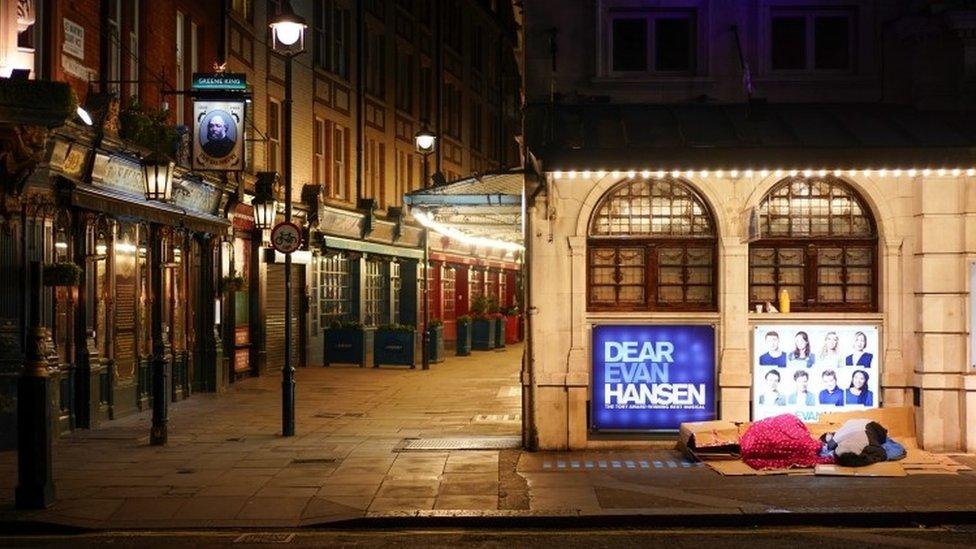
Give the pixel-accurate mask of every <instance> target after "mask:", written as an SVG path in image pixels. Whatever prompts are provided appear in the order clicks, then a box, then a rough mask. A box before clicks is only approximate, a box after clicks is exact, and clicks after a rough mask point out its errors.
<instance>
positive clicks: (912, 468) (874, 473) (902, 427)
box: [678, 407, 966, 477]
mask: <svg viewBox="0 0 976 549" xmlns="http://www.w3.org/2000/svg"><path fill="white" fill-rule="evenodd" d="M850 419H870V420H871V421H876V422H878V423H880V424H881V425H882V426H884V428H885V429H887V431H888V436H890V437H891V438H893V439H895V440H897V441H898V442H899V443H901V444H902V445H903V446H904V447H905V449H906V451H907V454H908V455H907V456H906V457H905V459H903V460H900V461H886V462H882V463H874V464H871V465H867V466H865V467H843V466H839V465H818V466H817V467H815V468H793V469H768V470H756V469H753V468H752V467H749V466H748V465H746V464H745V463H744V462H742V461H741V460H740V459H739V436H741V435H742V434H743V433H745V431H746V430H747V429H748V428H749V426H750V425H751V423H733V422H731V421H705V422H699V423H684V424H682V425H681V438H680V439H679V442H678V448H679V449H680V450H682V451H683V452H684V453H685V454H686V455H688V456H690V457H692V458H695V459H698V460H700V461H704V462H706V464H707V465H708V466H709V467H711V468H712V469H713V470H715V471H717V472H719V473H721V474H722V475H726V476H767V475H809V474H815V475H818V476H859V477H903V476H905V475H907V474H925V473H930V474H957V472H958V471H961V470H966V468H965V466H964V465H960V464H958V463H956V462H954V461H952V459H950V458H948V457H946V456H937V455H934V454H931V453H929V452H926V451H925V450H921V449H919V448H918V446H917V443H916V440H915V409H914V408H911V407H894V408H874V409H869V410H858V411H853V412H832V413H825V414H821V416H820V421H819V422H817V423H810V424H807V428H808V429H810V435H811V436H813V437H814V438H819V437H820V435H822V434H823V433H830V432H833V431H836V430H837V429H838V428H840V426H841V425H843V424H844V422H846V421H847V420H850ZM703 444H704V445H705V446H702V445H703ZM717 460H722V461H717Z"/></svg>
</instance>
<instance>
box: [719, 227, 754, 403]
mask: <svg viewBox="0 0 976 549" xmlns="http://www.w3.org/2000/svg"><path fill="white" fill-rule="evenodd" d="M719 249H720V250H721V252H720V257H719V310H720V311H721V316H720V321H719V326H718V334H719V335H718V339H719V341H718V348H719V349H720V353H719V357H718V385H719V400H720V409H719V411H718V413H719V417H720V418H722V419H727V420H730V421H748V420H749V414H750V409H751V404H752V399H751V393H750V387H751V386H752V363H751V361H750V360H749V358H750V357H749V339H750V337H751V334H752V327H751V326H750V325H749V310H748V307H749V245H748V244H743V243H741V242H740V241H739V235H738V234H735V233H733V234H726V235H724V238H723V239H722V241H721V242H720V243H719Z"/></svg>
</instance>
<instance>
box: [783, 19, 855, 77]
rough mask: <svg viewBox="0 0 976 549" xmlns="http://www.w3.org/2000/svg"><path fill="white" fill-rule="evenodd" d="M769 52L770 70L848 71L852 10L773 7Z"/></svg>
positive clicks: (851, 50) (852, 39) (850, 65)
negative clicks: (781, 8)
mask: <svg viewBox="0 0 976 549" xmlns="http://www.w3.org/2000/svg"><path fill="white" fill-rule="evenodd" d="M769 29H770V37H769V55H770V68H772V70H774V71H850V70H853V68H854V58H853V44H854V13H853V12H852V11H850V10H836V9H834V10H830V9H823V10H810V9H807V10H773V11H772V12H771V13H770V22H769Z"/></svg>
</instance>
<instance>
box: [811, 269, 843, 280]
mask: <svg viewBox="0 0 976 549" xmlns="http://www.w3.org/2000/svg"><path fill="white" fill-rule="evenodd" d="M842 274H843V269H841V268H840V267H821V268H820V272H819V273H818V275H817V282H818V283H820V284H840V283H841V282H842V281H843V277H842Z"/></svg>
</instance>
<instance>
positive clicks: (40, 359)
mask: <svg viewBox="0 0 976 549" xmlns="http://www.w3.org/2000/svg"><path fill="white" fill-rule="evenodd" d="M41 274H42V271H41V263H40V262H39V261H32V262H31V264H30V289H31V291H30V311H31V315H30V318H31V328H30V331H29V333H28V337H27V349H26V357H27V359H26V362H25V363H24V370H23V372H22V373H21V376H20V379H19V380H17V489H16V492H15V498H14V499H15V505H16V507H17V508H18V509H45V508H47V507H50V506H51V504H52V503H54V474H53V460H54V456H53V452H52V446H53V444H54V431H53V429H52V424H51V407H50V405H49V399H50V398H51V378H50V377H49V376H48V371H47V361H46V357H47V353H45V352H44V351H45V348H46V346H47V342H48V341H50V336H49V335H48V333H47V328H44V327H43V326H41V325H40V324H41V320H40V319H41V315H40V312H41V290H42V287H41Z"/></svg>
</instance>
